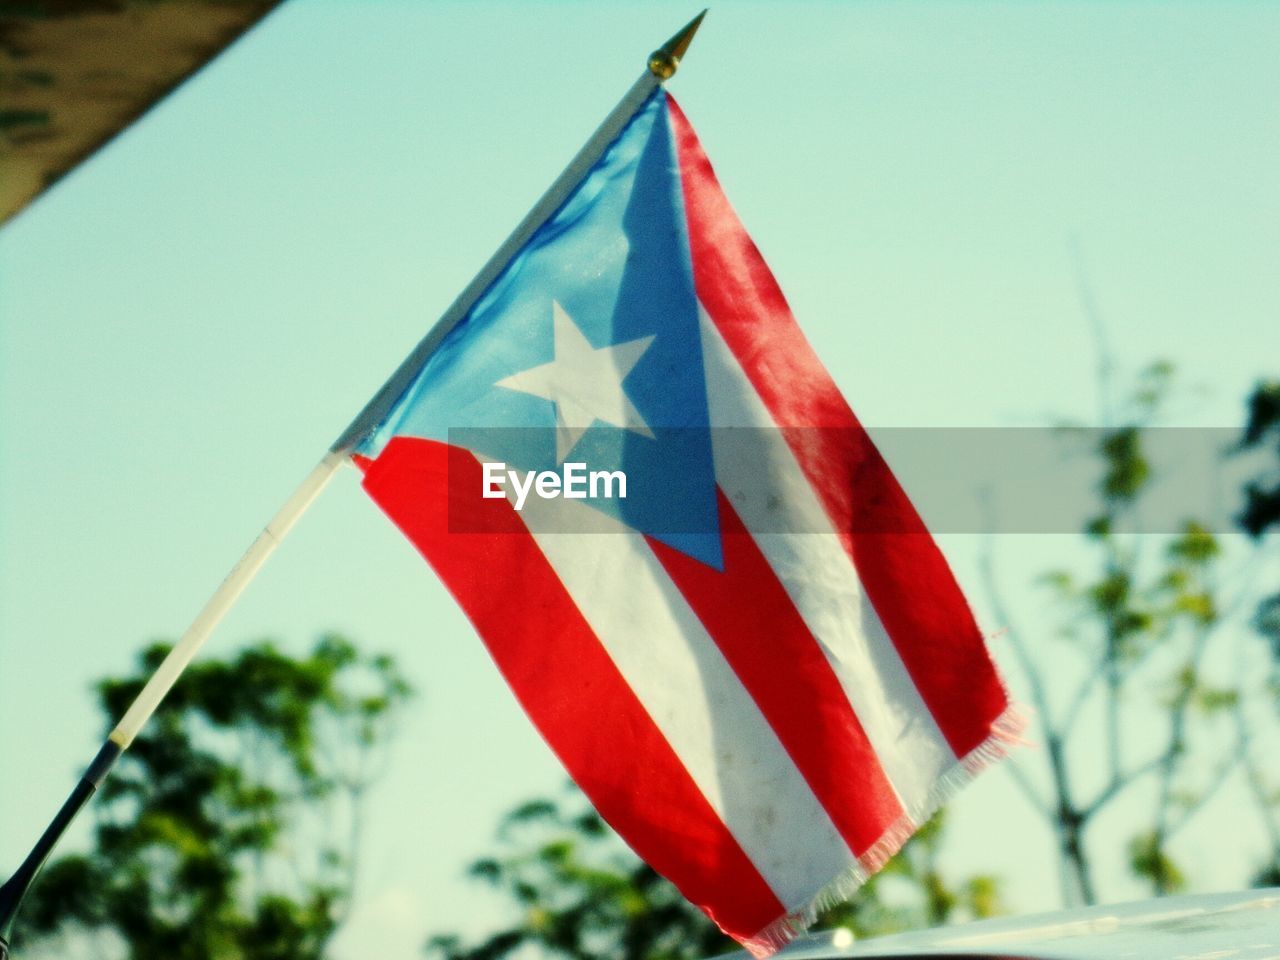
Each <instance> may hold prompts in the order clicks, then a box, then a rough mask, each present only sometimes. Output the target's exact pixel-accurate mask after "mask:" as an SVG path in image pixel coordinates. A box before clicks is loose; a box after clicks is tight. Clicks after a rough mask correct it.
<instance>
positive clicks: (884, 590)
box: [667, 96, 1008, 756]
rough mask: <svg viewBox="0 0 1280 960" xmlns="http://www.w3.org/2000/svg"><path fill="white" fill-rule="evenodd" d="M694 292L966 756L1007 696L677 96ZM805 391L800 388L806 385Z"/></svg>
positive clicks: (917, 523) (907, 505)
mask: <svg viewBox="0 0 1280 960" xmlns="http://www.w3.org/2000/svg"><path fill="white" fill-rule="evenodd" d="M667 102H668V103H669V104H670V116H671V122H672V125H673V129H674V132H675V139H676V149H677V152H678V153H677V155H678V157H679V163H680V172H681V178H682V182H683V189H684V202H685V215H686V218H687V222H688V225H689V244H690V252H691V256H692V259H693V275H694V285H695V287H696V288H697V292H698V299H699V300H701V301H702V304H703V306H704V307H706V309H707V312H708V313H709V314H710V315H711V319H712V321H713V322H714V323H715V325H716V327H717V328H718V329H719V331H720V334H721V335H722V336H723V337H724V339H725V342H726V343H727V344H728V346H729V349H730V351H732V353H733V355H734V357H735V358H736V359H737V361H738V363H739V364H740V365H741V366H742V369H743V371H744V372H745V374H746V376H747V378H748V380H749V381H750V382H751V385H752V386H753V387H754V389H755V391H756V392H757V393H758V394H759V395H760V398H761V400H763V401H764V404H765V406H766V407H767V408H768V410H769V413H770V415H771V416H772V417H773V420H774V422H775V423H777V424H778V426H779V427H784V428H786V427H801V428H814V427H821V428H825V429H803V430H787V431H786V435H787V440H788V442H789V443H790V445H791V448H792V450H793V451H794V453H795V455H796V458H797V459H798V460H799V462H800V465H801V467H802V469H803V470H804V472H805V475H806V476H807V477H808V479H809V482H810V483H811V484H812V485H813V487H814V489H815V490H816V491H817V493H818V496H819V497H820V499H821V500H822V502H823V505H824V507H825V509H826V511H827V514H828V516H830V517H831V519H832V522H833V524H834V525H835V528H836V529H837V530H838V531H842V532H843V536H842V539H843V541H844V543H845V547H846V549H847V550H848V552H849V555H850V558H851V559H852V560H853V562H854V565H855V566H856V568H857V571H858V576H859V579H860V580H861V581H862V584H863V586H864V587H865V588H866V591H867V597H868V599H870V601H871V604H872V606H874V607H875V610H876V613H877V614H878V615H879V617H880V621H881V623H883V624H884V627H885V630H886V632H887V633H888V634H889V637H890V638H891V639H892V641H893V644H894V647H895V648H896V649H897V651H898V655H899V656H900V657H901V658H902V662H903V664H904V665H905V667H906V669H907V672H908V673H909V674H910V675H911V678H912V680H913V681H914V682H915V685H916V687H917V688H918V689H919V691H920V695H921V697H922V698H923V699H924V702H925V703H926V704H927V705H928V707H929V710H930V712H931V713H932V714H933V716H934V719H935V720H936V722H937V724H938V726H939V728H940V729H941V730H942V732H943V735H944V736H945V737H946V738H947V742H948V743H949V744H950V746H951V748H952V750H953V751H954V752H955V753H956V755H957V756H964V755H965V754H967V753H969V751H971V750H973V749H974V748H975V747H977V746H978V745H979V744H981V743H982V742H983V741H984V740H986V739H987V737H988V736H990V733H991V724H992V722H993V721H994V720H995V719H996V718H997V717H998V716H999V715H1000V714H1001V713H1003V712H1004V710H1005V708H1006V707H1007V706H1008V698H1007V697H1006V695H1005V692H1004V688H1003V686H1002V684H1001V682H1000V679H999V677H998V676H997V675H996V672H995V668H994V666H993V665H992V663H991V660H990V657H989V656H988V655H987V651H986V646H985V644H984V643H983V640H982V635H981V633H980V631H979V630H978V626H977V624H976V623H975V622H974V619H973V614H972V613H971V612H970V610H969V606H968V604H967V603H966V602H965V599H964V596H963V594H961V592H960V588H959V586H958V585H957V584H956V581H955V577H954V576H953V575H952V573H951V570H950V569H949V568H948V567H947V563H946V560H945V559H944V558H943V556H942V554H941V552H940V551H939V550H938V548H937V545H936V544H935V543H934V542H933V538H932V537H931V536H930V535H929V533H928V531H927V530H926V529H925V526H924V524H923V522H922V521H921V520H920V518H919V516H918V515H917V514H916V512H915V509H914V507H912V505H911V502H910V500H908V499H907V496H906V494H905V493H904V492H903V491H902V488H901V487H900V486H899V484H898V482H897V480H896V479H895V478H894V476H893V474H892V473H891V472H890V470H889V468H888V466H887V465H886V464H885V462H884V460H883V459H882V458H881V456H880V453H879V451H877V450H876V448H875V445H874V444H873V443H872V442H871V440H870V438H869V437H868V436H867V435H866V433H865V431H864V430H863V429H862V427H861V425H860V424H859V423H858V420H857V418H856V417H855V416H854V415H853V411H852V410H850V409H849V405H848V404H847V403H846V402H845V400H844V397H843V396H841V394H840V391H839V389H838V388H837V387H836V385H835V383H834V382H833V381H832V379H831V377H830V375H829V374H828V373H827V371H826V369H825V368H824V367H823V366H822V363H821V362H820V361H819V360H818V358H817V356H816V355H815V354H814V352H813V349H812V348H811V347H810V346H809V343H808V341H807V340H805V337H804V334H803V333H801V332H800V328H799V326H798V325H797V324H796V322H795V319H794V318H793V317H792V315H791V310H790V308H789V307H788V306H787V303H786V300H785V298H784V297H783V295H782V291H781V289H779V287H778V284H777V281H776V280H774V278H773V275H772V274H771V273H770V272H769V268H768V266H767V265H766V264H765V262H764V258H763V257H761V255H760V251H759V250H757V249H756V246H755V244H754V243H752V241H751V238H750V237H749V236H747V232H746V230H744V229H743V227H742V224H741V223H740V222H739V221H738V218H737V216H736V215H735V214H734V212H733V208H732V207H730V206H729V201H728V200H727V199H726V198H725V196H724V193H723V192H722V191H721V189H720V184H719V183H718V182H717V180H716V176H715V173H714V172H713V171H712V169H711V164H710V163H709V162H708V160H707V157H706V154H705V153H703V151H702V147H701V145H700V144H699V143H698V139H697V136H696V135H695V134H694V132H693V129H692V127H690V126H689V122H688V120H687V119H686V118H685V116H684V114H683V112H682V111H681V110H680V108H679V106H677V105H676V102H675V100H674V99H672V98H671V97H670V96H668V98H667ZM801 385H802V386H801Z"/></svg>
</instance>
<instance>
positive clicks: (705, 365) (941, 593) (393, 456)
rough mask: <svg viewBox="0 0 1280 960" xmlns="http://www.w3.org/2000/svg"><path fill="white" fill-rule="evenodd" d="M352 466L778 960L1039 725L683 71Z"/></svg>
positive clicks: (654, 829)
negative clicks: (594, 484) (712, 151)
mask: <svg viewBox="0 0 1280 960" xmlns="http://www.w3.org/2000/svg"><path fill="white" fill-rule="evenodd" d="M356 461H357V463H358V464H359V465H360V466H361V468H362V469H363V470H364V471H365V477H364V486H365V488H366V489H367V490H368V492H369V494H370V496H372V497H373V499H374V500H375V501H376V502H377V503H378V504H379V506H380V507H381V508H382V509H383V510H384V511H385V512H386V513H387V514H388V516H390V517H391V519H392V520H393V521H394V522H395V523H396V524H397V525H398V526H399V527H400V528H401V529H402V530H403V531H404V533H405V534H406V535H407V536H408V538H409V539H410V540H411V541H412V542H413V544H414V545H415V546H416V547H417V548H418V550H419V551H420V552H421V553H422V555H423V556H424V557H425V558H426V560H427V561H428V562H429V563H430V565H431V566H432V567H433V568H434V569H435V571H436V573H437V574H438V575H439V576H440V578H441V579H442V580H443V581H444V583H445V584H446V585H447V586H448V588H449V590H450V591H451V592H452V593H453V595H454V597H455V598H456V599H457V601H458V602H459V603H460V604H461V605H462V607H463V608H464V609H465V610H466V612H467V615H468V616H469V617H470V619H471V621H472V623H473V624H474V625H475V627H476V630H477V632H478V633H479V634H480V636H481V638H482V639H483V641H484V643H485V644H486V646H487V647H488V649H489V651H490V653H491V654H492V656H493V659H494V661H495V662H496V664H497V666H498V669H499V670H501V671H502V673H503V675H504V676H505V677H506V679H507V681H508V682H509V684H510V685H511V688H512V690H513V691H514V693H515V695H516V697H517V698H518V699H519V701H520V703H521V704H522V705H523V707H524V709H525V710H526V711H527V713H528V714H529V717H530V719H531V720H532V721H533V723H534V724H535V725H536V726H537V728H538V730H539V731H540V732H541V733H542V735H543V737H544V738H545V739H546V741H547V743H548V744H550V746H551V748H552V749H553V750H554V751H555V753H556V755H557V756H558V757H559V758H560V760H561V761H562V762H563V764H564V766H565V767H566V769H567V770H568V771H569V773H570V775H571V776H572V777H573V779H574V780H575V781H576V782H577V783H578V785H579V786H580V787H581V788H582V789H583V791H584V792H585V793H586V794H587V796H588V797H589V798H590V799H591V801H592V802H593V803H594V804H595V806H596V808H597V810H599V812H600V814H601V815H602V816H603V817H604V818H605V820H607V821H608V822H609V823H610V824H611V825H612V826H613V827H614V828H615V829H616V830H617V832H618V833H619V834H620V835H621V836H622V837H623V838H624V839H625V840H626V842H627V843H628V844H630V846H631V847H632V848H633V849H634V850H635V851H636V853H638V854H639V855H640V856H641V857H643V858H644V859H645V860H646V861H648V863H649V864H650V865H652V866H653V867H654V868H655V869H656V870H657V871H658V872H660V873H661V874H663V875H664V876H666V877H667V878H669V879H670V880H671V881H672V882H673V883H675V884H676V886H677V887H679V888H680V890H681V891H682V892H683V893H684V895H685V896H686V897H688V898H689V900H691V901H692V902H694V903H696V904H697V905H698V906H700V907H701V908H702V909H703V910H705V911H706V913H707V914H708V915H709V916H710V917H711V918H712V919H713V920H714V921H715V922H716V923H717V924H719V925H720V927H721V928H722V929H723V930H725V931H726V932H727V933H729V934H730V935H732V936H733V937H735V938H736V939H738V940H739V941H741V942H742V943H743V944H744V945H746V946H747V947H748V948H749V949H751V950H752V951H753V952H755V953H757V954H759V955H764V954H767V953H769V952H772V951H773V950H775V949H777V948H778V947H780V946H781V945H783V944H784V943H786V942H787V941H788V940H789V939H790V938H791V937H792V936H794V935H795V933H797V932H798V931H800V930H802V929H803V928H804V926H805V925H806V924H807V923H809V922H810V921H811V920H812V918H813V916H814V913H815V911H816V910H817V909H818V908H819V907H821V906H823V905H825V904H827V903H829V902H832V901H834V900H835V899H838V898H840V897H843V896H846V895H847V894H848V893H850V892H852V890H854V889H855V888H856V887H857V885H858V884H859V883H861V882H862V881H863V880H864V879H865V878H866V877H867V876H868V875H870V874H871V873H873V872H874V871H875V870H877V869H879V868H880V867H881V866H882V865H883V864H884V863H885V861H886V860H887V859H888V858H889V857H890V856H892V855H893V853H894V852H895V851H896V850H898V848H899V847H900V846H901V845H902V843H903V842H904V841H905V840H906V839H907V838H908V837H909V836H910V835H911V833H912V831H913V830H914V829H915V828H916V827H917V826H918V825H919V824H920V823H922V822H923V821H924V820H925V819H926V818H927V817H928V816H929V815H930V814H931V813H932V812H933V811H934V810H935V809H936V808H937V807H938V805H939V804H940V803H941V802H942V801H943V800H945V799H946V797H947V796H948V795H949V794H950V793H951V792H952V791H953V790H954V789H955V788H957V787H958V786H959V785H961V784H962V783H964V782H965V781H966V780H967V779H968V778H969V777H970V776H971V775H972V774H973V773H974V772H976V771H977V769H978V768H979V767H981V766H982V765H983V764H984V763H985V762H987V761H988V760H990V759H992V758H995V757H997V756H1000V755H1001V754H1002V744H1003V743H1004V742H1007V741H1009V740H1010V739H1012V738H1013V737H1015V735H1016V726H1017V724H1016V720H1015V717H1014V713H1013V711H1012V709H1011V706H1010V702H1009V699H1008V697H1007V696H1006V693H1005V690H1004V687H1003V686H1002V684H1001V682H1000V679H999V677H998V676H997V673H996V670H995V669H994V667H993V665H992V663H991V660H990V658H989V657H988V654H987V651H986V648H985V645H984V643H983V639H982V636H981V634H980V633H979V630H978V627H977V626H976V624H975V622H974V619H973V616H972V614H971V613H970V611H969V608H968V606H967V604H966V602H965V599H964V597H963V596H962V594H961V592H960V590H959V588H958V587H957V585H956V582H955V579H954V577H953V576H952V574H951V571H950V570H949V569H948V567H947V564H946V562H945V561H944V559H943V557H942V554H941V553H940V552H939V550H938V549H937V547H936V545H935V544H934V542H933V540H932V538H931V537H930V535H929V534H928V532H927V531H926V530H925V528H924V526H923V524H922V523H921V521H920V519H919V518H918V516H917V515H916V513H915V511H914V509H913V508H912V506H911V503H910V501H909V500H908V499H907V497H906V496H905V494H904V493H903V492H902V490H901V488H900V487H899V485H898V483H897V482H896V480H895V479H894V477H893V475H892V474H891V473H890V471H889V469H888V468H887V466H886V465H885V463H884V461H883V460H882V459H881V457H880V455H879V454H878V453H877V451H876V449H875V447H874V446H873V445H872V443H871V441H870V440H869V439H868V437H867V435H866V434H865V432H864V431H863V429H862V427H861V426H860V425H859V423H858V421H857V419H856V418H855V417H854V415H853V413H852V411H851V410H850V409H849V406H848V404H847V403H846V402H845V400H844V398H843V397H842V396H841V394H840V392H839V391H838V390H837V388H836V386H835V384H834V382H833V381H832V379H831V377H830V375H829V374H828V373H827V371H826V370H825V369H824V368H823V366H822V364H821V363H820V362H819V360H818V358H817V357H816V356H815V355H814V353H813V350H812V349H811V348H810V346H809V344H808V343H807V342H806V341H805V338H804V335H803V334H802V333H801V332H800V329H799V327H798V326H797V325H796V322H795V320H794V319H793V318H792V316H791V312H790V310H789V309H788V307H787V304H786V302H785V300H784V299H783V296H782V292H781V291H780V290H779V288H778V285H777V283H776V282H775V280H774V279H773V277H772V275H771V274H770V272H769V269H768V267H767V266H766V265H765V263H764V260H763V259H762V258H761V256H760V253H759V252H758V251H757V250H756V248H755V246H754V244H753V243H752V242H751V239H750V238H749V237H748V236H747V234H746V232H745V231H744V230H743V228H742V226H741V224H740V223H739V222H738V220H737V218H736V216H735V215H734V213H733V210H732V209H731V208H730V206H729V203H728V201H727V200H726V199H725V197H724V195H723V193H722V192H721V190H720V186H719V184H718V183H717V181H716V178H715V174H714V173H713V172H712V170H711V166H710V164H709V163H708V161H707V158H706V156H705V155H704V153H703V152H702V148H701V146H700V145H699V143H698V140H697V138H696V136H695V135H694V133H693V130H692V129H691V128H690V126H689V123H688V121H687V120H686V119H685V117H684V114H683V113H682V112H681V111H680V109H679V107H677V105H676V104H675V102H674V101H673V100H672V99H671V98H670V97H669V96H668V95H667V94H666V93H665V92H664V91H662V90H658V91H657V92H655V93H654V95H653V96H652V97H651V98H650V99H649V100H648V101H647V103H646V104H645V105H644V107H643V108H642V109H641V110H639V111H638V112H637V113H636V115H635V116H634V118H633V119H632V120H631V122H630V124H629V125H628V126H627V127H626V129H625V130H624V131H623V132H622V134H621V135H620V136H619V137H618V139H617V140H616V141H615V142H614V143H613V145H612V146H611V147H610V148H609V149H608V151H607V152H606V153H605V154H604V156H603V157H602V159H601V160H600V161H599V162H598V163H597V164H596V166H595V168H594V169H593V170H592V171H591V172H590V173H589V174H588V175H587V176H586V178H585V179H584V180H583V182H582V184H581V185H580V186H579V187H578V188H577V190H576V192H574V193H573V195H572V196H571V197H570V198H569V200H568V201H566V203H565V204H564V205H563V206H562V207H561V208H560V210H559V211H558V212H557V213H556V214H555V215H554V216H553V217H552V219H551V220H550V221H549V222H547V223H546V224H545V225H544V226H543V227H542V228H541V229H540V230H539V231H538V233H537V234H536V235H535V236H534V238H533V239H532V240H531V241H530V242H529V243H528V245H527V246H526V247H525V248H524V249H523V250H522V251H521V253H520V254H519V255H518V256H517V257H516V258H515V260H514V261H513V262H512V263H511V265H510V266H509V267H508V268H507V270H506V271H505V273H504V274H503V275H502V276H501V277H500V278H499V279H498V280H497V281H496V282H495V283H494V284H493V285H492V286H491V288H490V289H489V290H488V291H487V293H486V294H485V295H484V296H483V297H482V299H481V300H480V301H479V302H478V303H477V304H476V306H475V307H474V308H473V309H472V310H471V311H470V313H469V314H468V315H467V317H466V318H465V319H464V320H463V321H462V322H461V323H459V324H458V325H457V326H456V327H455V328H454V329H453V330H452V331H451V332H450V333H449V334H448V336H447V337H446V338H445V339H444V340H443V341H442V342H441V344H440V346H439V347H438V349H437V350H436V351H435V352H434V353H433V354H432V355H431V356H430V358H429V359H428V360H427V362H426V363H425V365H424V366H423V367H422V370H421V373H420V374H419V375H418V376H417V378H416V380H415V381H414V382H413V384H412V386H411V387H410V388H409V389H408V390H407V391H406V392H405V394H404V396H403V397H402V398H401V399H400V401H399V403H398V405H397V406H396V407H395V409H394V410H393V411H392V413H391V414H390V415H389V416H388V417H387V418H386V420H385V421H384V422H383V423H382V424H381V425H380V426H379V427H378V428H377V429H376V430H374V431H373V432H372V433H371V434H370V435H369V436H368V437H367V438H366V439H365V441H364V442H363V443H362V445H361V446H360V448H359V449H358V451H357V454H356ZM572 462H584V463H587V464H589V465H590V466H592V467H595V466H603V467H607V468H608V469H609V470H615V469H616V470H619V471H621V472H623V473H624V474H625V477H626V482H627V495H626V497H625V498H620V497H617V496H614V497H612V498H608V497H604V496H597V497H594V498H589V499H586V500H575V499H568V498H565V497H554V498H543V497H541V496H538V495H537V494H536V493H532V492H531V493H530V495H529V496H528V497H527V499H525V501H524V502H523V504H522V506H521V509H516V502H515V496H514V494H513V491H512V484H510V483H508V484H507V485H506V486H504V487H498V486H495V484H494V483H493V482H491V481H492V476H489V477H487V476H486V470H485V465H486V464H490V465H497V464H502V465H504V466H505V467H507V468H509V469H511V470H513V471H514V474H513V475H514V476H517V477H518V476H525V477H527V476H528V474H529V473H530V472H537V471H544V470H545V471H556V470H560V469H563V467H564V464H566V463H572ZM495 469H496V467H495ZM493 475H497V474H493ZM486 491H487V492H488V493H490V494H491V495H490V496H485V495H484V493H485V492H486ZM616 492H617V491H615V493H616ZM494 494H499V495H496V496H495V495H494Z"/></svg>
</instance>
